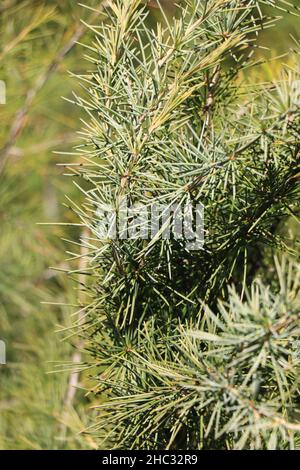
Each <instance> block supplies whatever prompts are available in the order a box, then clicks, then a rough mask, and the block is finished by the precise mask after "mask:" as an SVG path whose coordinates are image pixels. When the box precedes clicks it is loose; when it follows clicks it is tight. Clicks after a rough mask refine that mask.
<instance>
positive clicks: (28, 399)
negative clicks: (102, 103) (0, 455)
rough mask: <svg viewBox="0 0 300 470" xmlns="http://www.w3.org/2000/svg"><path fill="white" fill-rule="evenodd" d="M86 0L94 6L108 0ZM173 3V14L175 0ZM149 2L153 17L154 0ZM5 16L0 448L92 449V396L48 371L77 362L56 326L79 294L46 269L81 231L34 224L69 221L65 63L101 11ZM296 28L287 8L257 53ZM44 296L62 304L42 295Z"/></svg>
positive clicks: (20, 7)
mask: <svg viewBox="0 0 300 470" xmlns="http://www.w3.org/2000/svg"><path fill="white" fill-rule="evenodd" d="M87 4H88V5H89V6H92V7H93V6H97V8H98V7H100V6H101V1H100V0H95V1H94V0H88V2H87ZM165 6H166V8H167V10H168V12H169V13H170V14H172V12H173V8H172V2H170V1H169V2H168V0H165ZM151 8H152V14H153V20H154V19H155V18H156V19H157V18H158V16H157V10H156V8H155V4H154V2H152V5H151ZM94 14H95V13H94ZM278 14H280V12H278ZM0 15H1V19H0V28H1V30H0V36H1V41H0V43H1V49H0V79H1V80H4V81H5V83H6V86H7V103H6V105H0V120H1V121H0V122H1V126H0V233H1V238H0V260H1V270H0V338H1V339H3V340H5V342H6V344H7V365H6V366H0V448H1V449H16V448H17V449H21V448H22V449H24V448H26V449H60V448H63V449H67V448H93V447H94V443H93V441H92V440H91V438H90V437H86V435H85V434H84V433H80V431H82V430H83V429H84V428H85V427H86V426H87V425H88V423H89V420H90V419H92V413H91V411H90V402H89V399H88V398H87V397H85V395H84V392H83V391H82V390H79V391H78V392H77V393H76V396H75V399H74V400H73V401H72V403H66V394H67V393H68V387H69V385H68V381H69V374H67V373H55V374H53V373H50V372H51V371H53V370H54V369H55V364H57V363H60V362H62V363H67V362H72V358H73V350H74V348H72V347H71V346H70V344H69V343H68V342H65V341H62V338H63V336H62V335H61V334H57V332H56V330H57V328H58V325H60V327H62V328H67V327H70V325H71V320H72V318H71V314H72V313H73V312H74V310H76V309H74V307H72V305H74V304H75V305H76V304H77V303H78V292H77V287H76V284H72V282H71V281H70V280H69V279H68V278H67V276H65V275H64V273H60V272H59V271H52V270H50V269H49V266H57V267H58V268H59V269H61V270H64V269H66V270H68V269H70V268H71V266H74V262H73V263H71V262H69V261H65V260H64V258H65V257H64V255H63V252H64V250H65V246H64V244H63V242H62V241H61V240H60V239H61V238H69V237H71V236H72V239H74V238H76V237H77V238H79V237H80V230H79V229H78V228H76V227H74V228H72V227H71V228H70V227H66V226H57V225H51V226H50V227H45V226H41V225H37V223H38V222H52V223H54V222H57V221H64V222H72V221H73V220H72V214H71V212H70V211H69V210H68V208H66V207H64V206H63V203H65V202H66V200H65V198H64V194H65V193H67V194H68V195H72V187H73V185H72V182H71V180H70V179H69V178H66V177H63V175H62V173H63V170H61V168H60V167H57V166H56V165H55V164H56V163H58V162H62V161H64V160H65V159H67V156H64V157H63V159H62V157H61V156H60V155H57V154H54V153H53V152H54V151H55V150H59V151H64V150H66V151H69V150H70V149H71V148H72V146H73V145H74V144H75V142H76V140H77V136H76V130H77V129H78V128H79V127H80V125H79V118H80V117H79V115H78V112H77V110H76V108H75V107H74V106H73V105H72V104H70V103H69V102H67V101H65V100H63V99H62V96H65V97H68V98H70V97H71V94H72V90H75V91H76V86H78V85H77V84H76V82H75V81H74V80H73V79H72V78H71V76H70V75H69V74H68V70H71V71H72V72H80V71H81V69H83V70H84V69H85V67H86V64H85V63H84V61H83V59H82V56H83V50H82V48H81V47H79V46H76V44H75V42H76V40H77V39H78V40H79V41H83V42H86V38H83V36H84V35H85V34H86V32H85V31H84V25H83V24H82V23H81V22H80V19H84V20H85V21H87V22H89V20H91V15H93V12H92V11H90V10H88V9H84V8H83V7H81V6H80V5H78V3H77V2H76V1H73V0H65V1H63V2H60V1H58V0H48V1H42V0H3V1H2V2H1V5H0ZM97 21H101V14H99V16H98V17H97V18H95V17H94V18H93V19H92V22H94V24H95V23H96V22H97ZM298 26H299V18H297V17H295V16H288V17H285V18H284V19H283V20H282V21H280V22H278V23H277V26H276V28H273V29H270V30H267V31H265V32H264V33H263V34H262V36H261V45H264V46H267V47H271V48H272V50H271V51H268V52H267V53H266V52H265V50H263V49H262V50H261V51H260V50H258V51H257V55H258V56H260V55H261V54H263V55H264V57H265V56H266V54H267V56H270V57H272V56H275V55H276V54H281V53H282V52H284V51H286V50H287V49H288V48H289V47H291V46H292V41H291V38H290V36H289V34H290V33H292V34H294V35H295V36H297V29H298ZM79 33H80V34H79ZM77 34H78V36H77ZM72 39H74V40H73V41H72ZM261 73H262V74H263V73H264V72H261V71H260V72H259V74H258V75H259V76H260V77H261ZM253 78H254V79H255V77H253ZM268 78H269V77H268ZM74 197H78V196H74ZM76 267H78V266H76V262H75V268H73V269H76ZM47 301H49V302H55V304H54V305H52V304H49V305H48V304H43V303H41V302H47ZM64 304H65V305H64ZM70 342H71V343H72V342H76V338H74V339H71V341H70ZM84 380H85V379H84V378H82V377H81V382H80V383H79V387H81V386H82V387H84ZM88 410H89V411H88Z"/></svg>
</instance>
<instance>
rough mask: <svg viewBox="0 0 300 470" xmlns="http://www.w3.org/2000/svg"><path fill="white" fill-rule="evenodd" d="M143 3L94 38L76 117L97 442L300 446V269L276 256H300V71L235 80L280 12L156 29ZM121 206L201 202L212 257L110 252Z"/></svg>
mask: <svg viewBox="0 0 300 470" xmlns="http://www.w3.org/2000/svg"><path fill="white" fill-rule="evenodd" d="M142 3H143V2H141V1H139V0H134V1H129V0H123V1H119V0H116V1H111V2H108V7H107V9H106V15H107V21H106V22H105V24H104V25H103V26H91V29H92V30H93V31H94V33H95V40H94V42H93V43H92V44H89V45H87V46H86V47H87V58H88V60H89V61H90V63H91V70H89V72H88V73H86V74H84V75H80V76H79V80H80V81H81V83H82V86H83V88H84V89H85V95H84V96H75V100H74V102H75V103H76V104H77V105H79V106H80V107H82V108H83V109H84V110H85V112H86V117H85V119H84V129H83V132H82V135H83V139H84V141H83V144H82V145H81V146H80V147H79V148H78V152H79V154H80V155H81V156H82V164H81V166H80V167H78V166H75V167H73V172H74V173H75V174H76V175H78V176H81V177H82V178H84V180H86V181H87V182H88V183H85V184H84V185H81V186H78V188H80V189H81V191H82V192H83V194H84V202H83V203H82V205H81V206H78V205H73V208H74V211H75V212H76V213H77V214H78V216H79V218H80V220H81V223H82V225H83V226H85V227H86V228H87V229H88V230H89V235H88V236H86V237H85V238H83V239H82V245H83V246H84V247H85V248H86V250H88V254H87V255H85V256H87V257H88V262H89V269H88V270H87V273H88V274H89V275H91V276H92V277H91V279H92V280H91V281H89V282H86V283H85V289H86V292H87V295H88V296H89V301H88V302H87V303H85V304H84V306H83V308H84V309H85V327H84V328H82V335H83V337H84V338H85V341H86V348H87V349H88V350H89V352H90V354H91V355H92V357H93V360H91V362H90V363H87V364H86V366H87V367H90V366H94V367H95V373H94V379H95V381H96V386H95V387H94V388H93V392H95V393H96V394H99V395H100V397H102V399H103V404H101V405H100V406H99V408H98V411H99V414H98V419H97V423H96V424H95V426H94V434H95V436H98V438H99V439H100V442H101V445H102V446H104V447H115V448H139V449H163V448H172V449H217V448H219V449H241V448H249V449H261V448H268V449H273V448H282V449H286V448H295V447H298V445H299V444H298V443H299V440H297V439H298V436H299V430H300V425H299V327H300V323H299V313H300V312H299V267H298V265H297V263H296V261H294V262H287V261H284V259H283V261H282V262H281V261H278V259H277V258H276V259H275V262H274V261H273V256H274V253H278V254H280V258H281V257H282V255H283V253H284V252H286V255H285V256H287V254H288V256H291V257H293V256H294V257H295V259H296V254H297V251H296V249H297V248H296V246H295V244H293V242H292V240H291V239H289V235H288V234H287V233H284V231H283V230H282V228H281V227H282V226H283V225H284V224H286V223H287V221H288V220H289V218H290V217H291V216H292V217H293V218H295V219H297V220H298V216H299V189H300V186H299V170H300V167H299V87H298V88H297V84H299V69H298V68H294V69H292V70H291V69H290V70H286V72H285V73H284V75H283V77H282V79H281V80H279V81H277V82H276V83H269V84H265V85H262V86H260V85H255V86H252V87H251V86H249V85H248V86H244V85H243V84H241V83H240V82H239V81H238V80H237V76H238V73H239V72H242V71H243V73H244V74H246V73H247V70H249V67H250V66H251V55H252V53H253V50H254V48H255V47H256V37H257V33H258V31H259V30H260V29H261V28H262V25H264V27H267V26H268V25H270V24H271V23H272V22H273V20H272V19H270V18H266V17H264V16H263V14H262V13H261V11H262V10H261V8H262V7H263V6H264V5H269V6H271V7H274V2H273V1H267V0H266V1H254V0H248V1H241V0H232V1H228V0H207V1H202V0H201V1H199V0H187V1H184V2H180V4H179V6H178V8H177V11H176V15H174V16H173V18H172V19H170V17H168V16H167V15H166V14H165V11H164V9H163V8H161V15H162V20H161V21H159V22H158V23H157V25H156V27H155V28H152V29H149V28H148V20H147V16H148V10H147V8H145V7H144V6H143V5H142ZM157 4H159V2H157ZM286 6H287V2H278V3H277V7H278V8H279V9H281V8H285V7H286ZM289 10H290V11H291V13H294V14H297V9H296V7H293V6H292V5H289ZM275 11H276V10H275ZM69 167H70V168H72V165H71V164H70V165H69ZM125 197H126V199H127V201H129V202H130V204H132V205H133V204H135V203H137V204H142V205H143V206H146V207H151V206H152V205H153V204H155V203H158V202H160V203H164V204H167V205H171V204H183V203H187V202H189V203H193V204H196V203H202V204H203V205H204V210H205V244H204V247H203V249H201V250H194V251H191V250H189V249H187V247H186V244H185V243H183V241H182V240H176V239H172V238H171V239H164V238H163V237H161V236H155V237H154V238H152V239H150V240H141V239H122V237H117V239H111V238H110V237H107V238H106V239H103V238H102V237H101V234H100V229H99V225H100V224H101V223H102V222H103V220H102V219H101V214H102V212H101V211H102V210H103V209H104V208H105V207H107V206H109V207H113V208H114V211H115V213H118V210H119V209H120V206H121V204H122V201H123V200H124V198H125ZM128 223H129V225H130V224H134V223H135V221H134V219H133V220H132V219H128ZM161 234H162V231H161V233H160V235H161ZM290 238H291V237H290ZM75 256H76V255H75ZM77 256H80V255H77ZM274 263H275V265H276V272H274V269H272V268H271V266H274ZM276 273H277V274H276Z"/></svg>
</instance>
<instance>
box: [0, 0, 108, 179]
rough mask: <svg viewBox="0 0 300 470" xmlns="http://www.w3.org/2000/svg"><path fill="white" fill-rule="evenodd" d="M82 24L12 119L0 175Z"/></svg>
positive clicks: (82, 30) (1, 156)
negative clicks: (47, 84)
mask: <svg viewBox="0 0 300 470" xmlns="http://www.w3.org/2000/svg"><path fill="white" fill-rule="evenodd" d="M105 6H107V2H103V3H102V4H101V9H98V10H97V11H96V10H95V11H93V13H92V14H91V16H90V17H89V19H88V21H87V24H90V23H93V21H95V19H96V18H97V17H98V16H99V15H100V14H101V12H102V11H103V9H104V8H105ZM87 24H84V23H78V24H77V26H76V27H75V30H74V32H73V34H72V36H71V37H70V39H69V40H68V41H67V42H66V44H64V46H63V47H62V48H61V49H60V50H59V51H58V52H57V54H56V56H55V57H54V59H53V60H52V61H51V62H50V64H49V65H48V67H47V68H46V69H45V70H44V71H43V72H42V74H41V75H40V76H39V77H38V78H37V80H36V82H35V84H34V85H33V87H32V88H31V89H30V90H29V91H28V92H27V95H26V98H25V102H24V104H23V106H22V107H21V108H20V109H19V110H18V111H17V113H16V114H15V117H14V119H13V122H12V125H11V127H10V131H9V133H8V137H7V139H6V142H5V144H4V146H3V148H2V149H0V174H1V172H2V171H3V169H4V167H5V165H6V163H7V160H8V158H9V156H10V152H11V150H12V148H13V147H14V145H15V143H16V141H17V139H18V137H19V136H20V135H21V134H22V132H23V130H24V127H25V123H26V117H27V115H28V112H29V110H30V107H31V106H32V103H33V101H34V99H35V97H36V96H37V94H38V93H39V91H40V90H41V89H42V88H43V86H44V85H45V84H46V82H47V81H48V80H49V78H50V77H51V76H52V75H53V73H54V72H55V71H56V70H57V68H58V66H59V65H60V63H61V62H62V60H63V59H64V57H65V56H66V55H67V54H68V53H69V52H70V51H71V49H72V48H73V47H74V46H75V44H76V43H77V41H79V39H80V38H81V37H82V36H83V34H84V33H85V32H86V30H87V28H88V26H87Z"/></svg>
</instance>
